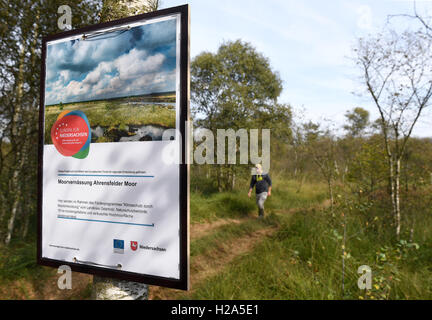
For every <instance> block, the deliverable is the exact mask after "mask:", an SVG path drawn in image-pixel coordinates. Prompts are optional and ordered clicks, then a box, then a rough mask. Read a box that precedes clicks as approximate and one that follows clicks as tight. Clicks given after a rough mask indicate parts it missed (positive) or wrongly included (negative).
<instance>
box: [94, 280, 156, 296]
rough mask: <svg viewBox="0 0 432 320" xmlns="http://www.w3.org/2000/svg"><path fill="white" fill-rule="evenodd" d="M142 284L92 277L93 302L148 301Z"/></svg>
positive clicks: (146, 288)
mask: <svg viewBox="0 0 432 320" xmlns="http://www.w3.org/2000/svg"><path fill="white" fill-rule="evenodd" d="M148 294H149V288H148V285H146V284H144V283H138V282H131V281H126V280H118V279H112V278H103V277H99V276H93V289H92V299H93V300H148Z"/></svg>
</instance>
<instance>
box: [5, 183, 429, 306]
mask: <svg viewBox="0 0 432 320" xmlns="http://www.w3.org/2000/svg"><path fill="white" fill-rule="evenodd" d="M273 185H274V191H273V194H272V196H271V197H270V198H268V200H267V202H266V211H267V217H266V219H264V220H258V219H256V216H255V215H256V205H255V201H254V199H249V198H248V197H247V186H246V188H244V189H241V190H239V189H237V190H234V191H232V192H221V193H211V192H206V193H201V192H192V193H191V222H192V223H193V224H194V223H198V224H199V223H207V222H213V221H216V220H219V219H225V218H228V219H235V220H236V221H237V223H228V224H222V225H219V227H217V228H214V229H212V230H209V232H207V233H205V234H204V235H203V236H202V237H201V238H197V239H194V240H193V241H192V243H191V257H192V265H193V263H194V261H198V260H200V262H204V264H202V265H210V266H211V265H212V264H211V262H212V261H213V260H212V259H215V258H214V257H218V256H219V257H220V256H223V255H224V254H225V252H227V253H230V254H232V258H233V259H230V260H229V263H227V264H226V265H224V264H222V265H221V266H222V268H220V269H216V270H217V271H218V272H217V273H216V274H214V273H209V274H210V275H209V276H208V277H202V278H200V279H201V280H200V281H201V282H198V283H196V284H195V285H194V291H193V292H191V293H188V294H182V295H179V296H177V297H179V298H183V299H432V265H431V263H430V262H431V261H432V229H431V228H430V226H431V225H432V210H431V205H430V203H431V201H432V197H431V196H430V194H431V191H432V190H423V191H420V190H419V191H417V193H416V194H411V195H409V196H408V195H404V197H405V198H403V199H402V200H403V202H402V203H403V204H404V205H403V208H402V209H403V215H402V217H403V220H402V225H403V232H402V234H401V239H402V240H401V241H396V239H395V236H394V226H392V224H391V219H390V218H389V213H388V211H389V204H388V203H387V201H388V200H386V199H375V200H373V201H370V200H367V199H363V198H354V197H351V198H349V196H346V195H342V196H341V197H337V199H338V202H337V203H336V204H335V207H334V210H333V211H332V210H330V209H329V208H325V207H322V206H321V207H320V206H318V204H321V203H322V202H323V201H325V200H326V196H327V195H326V186H325V185H324V184H315V183H305V184H304V185H303V186H302V191H301V192H299V193H297V187H298V186H297V184H296V182H294V181H290V180H284V179H281V178H278V177H275V178H274V179H273ZM191 189H192V190H194V188H193V187H192V188H191ZM344 197H346V198H344ZM292 209H295V210H292ZM344 218H346V227H347V237H348V238H347V240H346V244H345V255H344V262H345V274H344V277H345V278H344V284H345V288H344V290H343V291H342V252H343V251H342V244H343V242H342V241H343V238H342V235H343V223H344ZM227 221H231V220H227ZM411 226H413V227H414V232H413V235H412V241H410V240H409V239H410V236H411V233H410V227H411ZM269 227H272V228H273V229H275V231H274V232H272V233H266V234H265V236H263V237H262V238H259V239H258V241H255V243H253V244H252V245H251V246H250V248H249V247H248V251H247V252H242V253H241V254H238V255H237V254H236V252H235V248H236V243H237V242H238V241H239V240H240V239H243V242H244V241H245V240H247V239H248V236H250V235H254V234H257V233H258V231H259V230H261V229H264V228H269ZM221 248H222V249H224V250H222V251H221V250H220V249H221ZM1 249H2V250H0V284H1V288H2V290H3V291H4V290H6V289H5V288H7V286H8V285H9V284H11V283H14V284H16V283H18V282H17V280H25V281H32V282H34V281H36V282H37V281H41V280H42V279H46V278H47V277H49V276H52V275H53V272H50V271H52V270H51V269H48V268H43V267H39V266H37V265H36V261H35V244H34V243H31V244H25V243H20V242H18V243H13V245H12V246H10V247H8V248H4V247H2V248H1ZM232 249H234V250H232ZM216 253H218V254H216ZM361 265H368V266H370V267H371V269H372V277H373V279H372V289H370V290H360V289H359V288H358V287H357V280H358V278H359V276H360V275H359V274H358V273H357V270H358V267H359V266H361ZM47 269H48V270H47ZM192 271H194V272H195V271H197V272H199V268H198V269H197V270H195V269H194V268H192ZM90 290H91V287H90V286H87V287H85V288H83V290H82V291H81V292H80V293H77V295H76V297H75V296H74V297H73V298H77V299H79V298H89V296H90ZM22 296H23V297H25V288H24V287H23V289H22Z"/></svg>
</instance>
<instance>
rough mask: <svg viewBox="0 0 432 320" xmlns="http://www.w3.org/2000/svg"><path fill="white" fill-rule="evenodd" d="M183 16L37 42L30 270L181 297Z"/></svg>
mask: <svg viewBox="0 0 432 320" xmlns="http://www.w3.org/2000/svg"><path fill="white" fill-rule="evenodd" d="M188 120H189V7H188V6H187V5H185V6H179V7H175V8H169V9H164V10H160V11H155V12H151V13H147V14H143V15H138V16H133V17H128V18H124V19H120V20H116V21H112V22H108V23H103V24H100V25H95V26H91V27H86V28H82V29H77V30H73V31H67V32H63V33H61V34H57V35H53V36H49V37H47V38H44V39H43V47H42V74H41V108H40V118H39V123H40V135H39V181H38V183H39V195H38V210H39V221H38V222H39V223H38V263H39V264H42V265H47V266H53V267H58V266H60V265H69V266H70V267H71V269H72V270H73V271H78V272H85V273H90V274H94V275H97V276H101V277H110V278H116V279H120V280H127V281H134V282H141V283H146V284H151V285H159V286H166V287H171V288H177V289H183V290H187V289H188V285H189V233H188V224H189V165H188V153H189V151H188V150H189V145H188V140H189V137H188V130H187V128H186V121H188Z"/></svg>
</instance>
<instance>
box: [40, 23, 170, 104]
mask: <svg viewBox="0 0 432 320" xmlns="http://www.w3.org/2000/svg"><path fill="white" fill-rule="evenodd" d="M113 39H115V41H113ZM46 61H47V63H46V65H47V72H46V94H45V100H46V104H47V105H50V104H58V103H60V102H62V103H67V102H77V101H86V100H96V99H107V98H114V97H123V96H129V95H139V94H147V93H152V92H167V91H175V84H176V81H175V80H176V73H175V70H176V20H175V19H170V20H166V21H160V22H157V23H152V24H146V25H142V26H138V27H133V28H131V29H130V30H126V31H125V30H123V31H116V32H114V33H113V32H111V33H109V34H104V35H102V36H98V37H93V38H92V39H91V40H90V39H88V40H84V41H83V40H79V39H77V40H68V41H66V42H61V43H53V44H51V45H49V46H48V50H47V60H46Z"/></svg>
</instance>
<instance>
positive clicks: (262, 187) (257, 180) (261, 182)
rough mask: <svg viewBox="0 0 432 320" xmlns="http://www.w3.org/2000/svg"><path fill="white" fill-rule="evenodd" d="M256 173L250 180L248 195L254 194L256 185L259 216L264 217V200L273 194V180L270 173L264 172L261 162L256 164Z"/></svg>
mask: <svg viewBox="0 0 432 320" xmlns="http://www.w3.org/2000/svg"><path fill="white" fill-rule="evenodd" d="M255 168H256V172H257V174H256V175H252V179H251V182H250V187H249V193H248V197H249V198H250V197H251V195H252V190H253V187H254V186H255V193H256V203H257V206H258V217H259V218H262V217H264V202H265V201H266V199H267V196H271V189H272V182H271V179H270V176H269V175H268V174H262V171H263V170H262V166H261V165H260V164H257V165H255Z"/></svg>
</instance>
